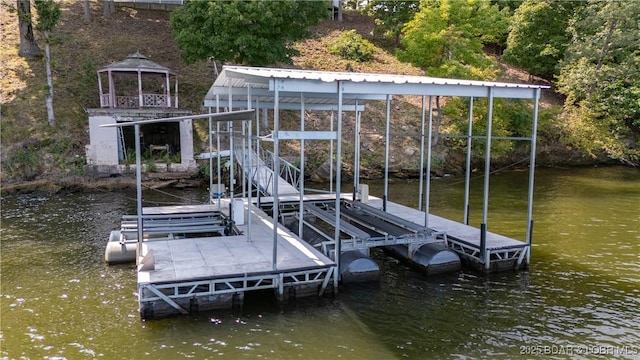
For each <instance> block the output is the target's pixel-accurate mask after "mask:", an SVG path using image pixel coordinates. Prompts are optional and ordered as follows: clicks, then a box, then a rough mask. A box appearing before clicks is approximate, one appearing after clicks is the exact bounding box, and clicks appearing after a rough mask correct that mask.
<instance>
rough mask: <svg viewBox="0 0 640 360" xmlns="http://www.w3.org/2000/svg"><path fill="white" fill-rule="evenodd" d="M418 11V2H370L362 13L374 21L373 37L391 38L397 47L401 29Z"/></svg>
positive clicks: (378, 0) (383, 0)
mask: <svg viewBox="0 0 640 360" xmlns="http://www.w3.org/2000/svg"><path fill="white" fill-rule="evenodd" d="M419 10H420V3H419V2H418V1H401V0H371V1H369V2H367V5H366V7H365V9H364V12H365V13H367V14H368V15H370V16H372V17H373V19H374V21H375V24H376V27H375V28H374V29H373V34H374V35H383V36H386V37H390V38H393V39H394V40H395V42H396V45H398V44H399V43H400V35H401V34H402V28H403V27H404V25H405V24H406V23H407V22H409V21H410V20H411V19H412V18H413V16H414V15H415V14H416V12H418V11H419Z"/></svg>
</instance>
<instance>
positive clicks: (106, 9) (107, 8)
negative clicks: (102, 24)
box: [102, 0, 116, 19]
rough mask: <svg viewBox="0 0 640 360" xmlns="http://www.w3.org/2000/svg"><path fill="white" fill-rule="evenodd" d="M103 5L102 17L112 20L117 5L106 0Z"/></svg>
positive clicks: (110, 0) (111, 0)
mask: <svg viewBox="0 0 640 360" xmlns="http://www.w3.org/2000/svg"><path fill="white" fill-rule="evenodd" d="M103 4H104V6H103V11H102V16H104V18H105V19H110V18H111V14H113V13H114V12H115V11H116V4H115V3H114V2H113V0H104V2H103Z"/></svg>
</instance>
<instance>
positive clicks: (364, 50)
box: [328, 30, 376, 62]
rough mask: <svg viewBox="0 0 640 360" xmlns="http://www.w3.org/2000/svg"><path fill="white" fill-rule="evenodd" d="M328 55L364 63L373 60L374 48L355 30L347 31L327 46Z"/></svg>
mask: <svg viewBox="0 0 640 360" xmlns="http://www.w3.org/2000/svg"><path fill="white" fill-rule="evenodd" d="M328 50H329V53H330V54H333V55H336V56H340V57H342V58H344V59H349V60H355V61H360V62H366V61H369V60H371V59H373V54H374V53H375V50H376V47H375V46H374V45H373V44H372V43H370V42H369V41H367V40H366V39H365V38H363V37H362V35H360V34H358V33H356V31H355V30H349V31H345V32H344V33H342V35H341V36H340V37H339V38H338V39H337V40H336V41H334V42H332V43H330V44H329V46H328Z"/></svg>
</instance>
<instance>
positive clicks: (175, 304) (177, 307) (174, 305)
mask: <svg viewBox="0 0 640 360" xmlns="http://www.w3.org/2000/svg"><path fill="white" fill-rule="evenodd" d="M144 289H149V291H151V292H152V293H154V294H156V295H157V296H158V297H159V298H161V299H162V300H164V302H166V303H167V304H169V305H171V307H172V308H174V309H176V310H178V311H179V312H180V313H181V314H183V315H186V314H188V313H189V312H188V311H187V310H185V309H184V308H183V307H182V306H180V305H179V304H178V303H177V302H175V301H173V299H171V298H170V297H168V296H167V295H165V294H163V293H162V292H161V291H160V290H158V289H156V288H155V286H153V285H151V284H149V285H142V286H141V289H140V293H141V294H142V291H144Z"/></svg>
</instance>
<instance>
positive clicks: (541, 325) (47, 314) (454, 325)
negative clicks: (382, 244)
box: [0, 168, 640, 359]
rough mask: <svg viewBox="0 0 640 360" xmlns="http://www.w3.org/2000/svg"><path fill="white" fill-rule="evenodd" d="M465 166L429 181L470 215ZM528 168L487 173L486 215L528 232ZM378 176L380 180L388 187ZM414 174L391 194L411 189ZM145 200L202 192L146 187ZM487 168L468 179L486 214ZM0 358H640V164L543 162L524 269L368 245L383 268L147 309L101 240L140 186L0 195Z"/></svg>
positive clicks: (407, 194) (445, 212) (454, 212)
mask: <svg viewBox="0 0 640 360" xmlns="http://www.w3.org/2000/svg"><path fill="white" fill-rule="evenodd" d="M463 181H464V180H463V179H460V178H443V179H434V180H432V182H431V185H432V192H431V212H432V213H434V214H436V215H440V216H445V217H449V218H452V219H454V220H458V221H460V220H462V216H463V209H462V204H463V191H464V189H463V186H464V184H463ZM526 187H527V172H526V171H514V172H502V173H498V174H496V175H492V177H491V195H490V201H489V214H490V216H489V219H488V229H489V230H490V231H493V232H497V233H502V234H505V235H509V236H512V237H516V238H520V239H523V238H524V229H525V222H526ZM381 192H382V187H381V186H380V184H376V183H371V194H372V195H377V196H379V195H381ZM417 196H418V183H417V181H405V180H395V181H394V182H393V183H392V184H391V186H390V196H389V197H390V200H391V201H395V202H399V203H404V204H406V205H410V206H416V205H417ZM144 198H145V201H147V202H146V203H145V206H155V205H159V204H160V205H162V204H165V203H166V202H181V203H193V202H196V203H197V202H203V201H204V199H205V198H206V194H205V192H204V191H202V190H187V191H171V193H170V194H166V193H158V192H155V191H151V190H148V191H145V192H144ZM481 201H482V178H481V177H479V178H476V179H474V180H473V181H472V201H471V224H472V225H475V226H478V225H479V222H480V219H481V208H482V203H481ZM1 206H2V223H1V232H0V236H1V238H0V240H1V242H0V245H1V251H2V252H1V259H0V261H1V267H0V270H1V293H0V301H1V304H0V307H1V313H0V315H1V318H0V328H1V331H0V358H7V359H19V358H30V359H42V358H48V359H63V358H66V359H83V358H94V357H98V358H105V359H130V358H148V359H176V358H196V359H211V358H216V359H218V358H226V359H236V358H261V359H300V358H302V359H333V358H345V359H373V358H376V359H400V358H410V359H426V358H520V357H527V358H532V357H537V356H538V355H548V356H553V357H556V358H592V357H594V356H595V355H596V354H597V355H599V356H601V357H602V358H611V357H621V358H630V359H638V358H640V310H639V309H640V171H639V170H637V169H631V168H583V169H538V170H537V171H536V188H535V202H534V220H535V226H534V237H533V244H534V246H533V251H532V258H531V266H530V269H529V270H528V271H520V272H511V271H509V272H504V273H497V274H491V275H488V276H485V275H480V274H477V273H474V272H471V271H463V272H459V273H455V274H448V275H445V276H438V277H426V276H424V275H422V274H421V273H418V272H416V271H414V270H412V269H409V268H407V267H405V266H404V265H402V264H401V263H399V262H398V261H396V260H394V259H392V258H388V257H386V256H385V255H384V254H383V253H382V252H380V251H374V252H373V257H374V258H375V260H376V261H378V263H379V265H380V268H381V270H382V275H381V279H380V282H377V283H366V284H348V285H345V286H341V287H340V292H339V294H337V295H336V296H335V297H326V298H309V299H303V300H298V301H296V302H295V303H293V304H288V305H285V306H277V305H276V304H275V303H274V302H273V301H272V299H271V297H268V296H266V297H265V296H247V298H246V303H245V306H244V308H243V310H242V311H241V312H232V311H223V312H215V313H202V314H196V315H189V316H181V317H173V318H168V319H162V320H154V321H147V322H142V321H140V318H139V315H138V312H137V299H136V294H135V293H136V273H135V269H134V267H133V266H132V265H123V266H107V265H105V264H104V262H103V261H104V260H103V256H104V247H105V244H106V242H107V238H108V235H109V232H110V231H111V230H113V229H116V228H117V227H118V226H119V221H120V216H121V215H123V214H124V213H130V214H132V213H135V191H126V192H93V193H72V194H55V195H43V194H22V195H7V196H3V197H2V204H1Z"/></svg>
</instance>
